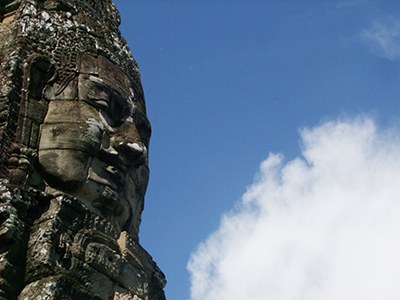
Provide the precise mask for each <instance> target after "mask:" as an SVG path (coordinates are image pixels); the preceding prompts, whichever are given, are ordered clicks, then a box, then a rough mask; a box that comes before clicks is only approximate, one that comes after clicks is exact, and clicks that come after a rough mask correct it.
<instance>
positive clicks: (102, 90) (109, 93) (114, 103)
mask: <svg viewBox="0 0 400 300" xmlns="http://www.w3.org/2000/svg"><path fill="white" fill-rule="evenodd" d="M90 81H91V83H92V87H91V89H90V90H89V92H88V95H87V101H88V102H89V103H90V104H91V105H93V106H95V107H96V108H98V109H100V110H102V111H103V112H104V113H106V114H107V116H108V119H109V122H110V125H111V126H113V127H119V126H121V125H122V123H123V122H124V121H125V120H126V119H127V118H129V117H130V116H131V115H132V111H133V103H132V100H131V97H130V95H128V94H127V93H126V92H125V91H123V90H122V91H120V90H118V89H117V88H116V87H114V86H113V85H111V84H107V83H106V82H104V81H103V80H101V79H99V78H97V77H94V76H91V77H90Z"/></svg>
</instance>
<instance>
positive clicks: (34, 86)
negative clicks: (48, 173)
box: [0, 0, 57, 186]
mask: <svg viewBox="0 0 400 300" xmlns="http://www.w3.org/2000/svg"><path fill="white" fill-rule="evenodd" d="M0 1H1V0H0ZM56 78H57V69H56V67H55V66H54V64H53V63H52V62H51V61H50V59H49V58H48V57H47V56H43V55H33V56H31V57H30V58H29V59H28V64H27V68H26V69H25V76H24V83H23V93H22V95H23V97H22V103H21V107H20V113H19V119H18V126H17V133H16V139H15V143H14V146H13V149H12V151H11V153H10V156H9V160H8V171H9V172H8V173H9V179H10V182H11V183H13V184H17V185H22V186H24V185H28V184H29V180H30V176H31V174H32V173H33V172H34V165H35V161H36V150H37V146H38V138H39V128H40V125H41V124H42V123H43V120H44V118H45V116H46V113H47V106H48V103H47V101H40V100H41V99H42V93H43V90H44V88H45V86H46V85H47V84H50V83H51V82H53V81H54V80H55V79H56Z"/></svg>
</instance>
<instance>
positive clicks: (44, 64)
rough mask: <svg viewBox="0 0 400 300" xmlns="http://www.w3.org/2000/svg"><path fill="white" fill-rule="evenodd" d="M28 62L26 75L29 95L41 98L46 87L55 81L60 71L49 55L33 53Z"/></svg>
mask: <svg viewBox="0 0 400 300" xmlns="http://www.w3.org/2000/svg"><path fill="white" fill-rule="evenodd" d="M28 64H29V65H28V70H27V71H28V72H27V73H28V74H27V75H28V76H25V80H26V82H25V87H26V89H27V90H28V93H29V94H28V97H29V98H33V99H36V100H40V99H41V97H42V92H43V89H44V87H45V86H46V85H47V84H49V83H51V82H53V81H55V79H56V78H57V75H58V72H57V69H56V67H55V65H54V64H53V63H52V62H51V61H50V59H49V58H48V57H47V56H43V55H33V56H31V57H30V58H29V60H28Z"/></svg>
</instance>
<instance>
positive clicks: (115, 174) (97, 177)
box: [88, 165, 125, 191]
mask: <svg viewBox="0 0 400 300" xmlns="http://www.w3.org/2000/svg"><path fill="white" fill-rule="evenodd" d="M88 179H90V180H91V181H94V182H96V183H98V184H101V185H104V186H107V187H109V188H111V189H112V190H114V191H118V190H119V189H120V188H121V187H122V186H123V185H124V182H125V176H124V173H123V172H122V171H121V170H120V169H119V168H117V167H115V166H113V165H108V166H107V167H105V168H102V170H101V172H100V174H97V173H96V172H94V171H93V170H92V169H90V170H89V176H88Z"/></svg>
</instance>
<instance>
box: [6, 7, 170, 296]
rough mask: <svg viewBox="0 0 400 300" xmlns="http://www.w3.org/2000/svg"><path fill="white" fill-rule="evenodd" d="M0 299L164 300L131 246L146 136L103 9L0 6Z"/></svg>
mask: <svg viewBox="0 0 400 300" xmlns="http://www.w3.org/2000/svg"><path fill="white" fill-rule="evenodd" d="M0 22H1V23H0V34H1V35H2V36H4V39H2V41H0V63H1V66H0V177H2V178H3V180H2V181H1V182H0V300H1V299H7V300H8V299H24V300H25V299H41V298H43V299H44V298H45V299H79V298H81V299H121V300H122V299H143V300H144V299H150V300H152V299H155V300H157V299H160V300H161V299H165V297H164V292H163V288H164V286H165V278H164V275H163V274H162V272H161V271H160V270H159V268H158V267H157V266H156V264H155V263H154V261H153V260H152V258H151V256H150V255H149V254H148V253H147V252H146V251H145V250H144V249H143V248H142V247H141V246H140V244H139V241H138V232H139V225H140V220H141V213H142V210H143V204H144V194H145V192H146V187H147V182H148V179H149V169H148V147H149V139H150V134H151V127H150V123H149V121H148V119H147V116H146V108H145V102H144V96H143V90H142V86H141V83H140V75H139V69H138V67H137V64H136V62H135V61H134V60H133V58H132V56H131V53H130V51H129V48H128V46H127V45H126V42H125V40H124V39H123V38H122V37H121V35H120V32H119V29H118V26H119V23H120V19H119V14H118V12H117V10H116V9H115V6H114V5H113V4H112V2H111V1H108V0H87V1H83V0H68V1H67V0H37V1H34V0H21V1H0Z"/></svg>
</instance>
